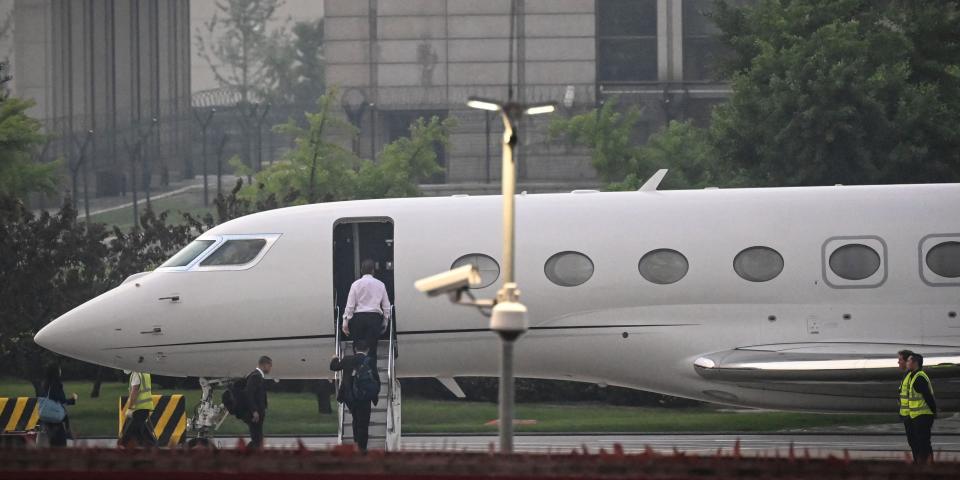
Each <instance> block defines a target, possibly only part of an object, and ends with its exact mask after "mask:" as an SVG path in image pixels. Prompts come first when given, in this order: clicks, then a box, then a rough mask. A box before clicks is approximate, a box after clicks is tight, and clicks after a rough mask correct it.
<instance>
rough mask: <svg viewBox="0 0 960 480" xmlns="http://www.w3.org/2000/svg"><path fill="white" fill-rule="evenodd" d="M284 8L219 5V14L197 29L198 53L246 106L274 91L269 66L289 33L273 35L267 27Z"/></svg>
mask: <svg viewBox="0 0 960 480" xmlns="http://www.w3.org/2000/svg"><path fill="white" fill-rule="evenodd" d="M281 5H282V2H281V1H280V0H224V1H218V2H217V10H218V12H217V13H215V14H214V15H213V17H212V18H211V19H210V20H209V21H207V22H204V24H203V29H197V33H196V37H195V40H194V43H195V45H196V47H197V52H198V53H199V54H200V56H201V57H202V58H203V59H204V60H205V61H206V62H207V64H208V65H209V66H210V69H211V70H212V71H213V75H214V77H215V78H216V79H217V82H218V83H219V84H220V85H221V86H224V87H230V88H233V89H235V90H236V91H237V92H238V93H239V94H240V102H241V103H243V104H247V103H249V102H250V95H251V94H252V93H255V94H258V95H261V96H262V95H263V94H264V93H265V92H268V91H271V90H272V89H273V87H274V85H273V84H272V82H271V80H272V79H271V78H270V76H269V74H268V71H267V63H268V61H269V59H270V54H271V51H272V46H273V45H274V44H275V43H277V42H280V41H281V39H285V32H284V29H282V28H281V29H279V30H277V31H274V32H270V31H269V30H268V25H267V24H268V22H269V21H270V20H271V19H272V18H273V16H274V14H275V13H276V11H277V8H279V7H280V6H281ZM214 37H215V38H214Z"/></svg>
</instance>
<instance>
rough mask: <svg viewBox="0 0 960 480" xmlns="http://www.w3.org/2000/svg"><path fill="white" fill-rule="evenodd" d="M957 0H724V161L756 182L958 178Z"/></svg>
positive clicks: (715, 134)
mask: <svg viewBox="0 0 960 480" xmlns="http://www.w3.org/2000/svg"><path fill="white" fill-rule="evenodd" d="M958 5H960V2H957V1H947V2H942V1H932V0H921V1H908V0H887V1H872V0H780V1H776V0H764V1H761V2H759V3H758V4H757V5H756V6H755V7H752V8H733V7H730V6H729V5H727V4H726V3H725V2H723V1H721V2H719V4H718V9H717V12H716V14H715V19H716V21H717V23H718V25H719V26H720V28H721V29H722V31H723V38H724V39H725V40H726V42H727V43H728V44H729V45H730V47H731V49H732V51H733V57H732V59H731V60H730V61H729V62H728V64H727V69H726V70H727V71H728V72H729V73H730V74H731V75H732V76H731V86H732V88H733V95H732V97H731V99H730V101H729V102H728V103H726V104H723V105H721V106H719V107H718V108H716V109H715V110H714V115H713V122H712V125H711V141H712V143H713V144H714V146H715V148H716V151H717V155H718V158H719V160H720V161H721V162H722V163H723V164H724V165H725V166H726V167H727V168H728V169H730V170H735V171H741V172H742V173H743V174H745V175H746V176H747V177H748V178H750V180H751V183H754V184H760V185H818V184H834V183H844V184H861V183H891V182H896V183H900V182H941V181H951V180H953V181H956V180H957V179H958V178H960V127H958V126H960V61H958V59H960V35H957V30H956V25H958V24H960V7H958Z"/></svg>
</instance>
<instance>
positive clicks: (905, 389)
mask: <svg viewBox="0 0 960 480" xmlns="http://www.w3.org/2000/svg"><path fill="white" fill-rule="evenodd" d="M910 355H913V352H912V351H910V350H900V351H899V352H897V367H899V368H900V370H903V371H904V372H906V374H905V375H904V377H903V380H901V381H900V422H901V423H903V430H904V432H905V433H906V434H907V444H908V445H910V451H911V452H913V456H914V458H916V456H917V449H916V447H914V443H913V432H912V430H911V428H910V403H909V397H910V379H911V378H912V377H913V372H911V371H910V370H909V369H908V368H907V359H908V358H910Z"/></svg>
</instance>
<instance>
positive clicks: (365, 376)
mask: <svg viewBox="0 0 960 480" xmlns="http://www.w3.org/2000/svg"><path fill="white" fill-rule="evenodd" d="M357 360H358V362H357V368H355V369H354V370H353V382H351V385H350V393H351V396H352V397H353V400H354V401H357V402H372V401H374V400H376V399H377V397H379V396H380V379H379V378H378V377H377V373H376V371H374V368H376V367H374V365H373V359H372V358H370V357H368V356H366V355H358V356H357Z"/></svg>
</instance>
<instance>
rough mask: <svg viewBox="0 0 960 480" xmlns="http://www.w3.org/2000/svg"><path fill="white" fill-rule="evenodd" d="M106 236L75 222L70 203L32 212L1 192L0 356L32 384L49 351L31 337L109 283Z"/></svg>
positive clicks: (99, 228) (96, 227)
mask: <svg viewBox="0 0 960 480" xmlns="http://www.w3.org/2000/svg"><path fill="white" fill-rule="evenodd" d="M106 236H107V231H106V229H105V228H104V226H103V225H100V224H95V223H87V222H78V221H77V211H76V209H74V208H73V206H72V205H71V203H70V202H69V201H67V202H65V203H64V205H63V207H62V208H61V209H60V212H59V213H57V214H56V215H51V214H50V213H47V212H42V213H40V214H39V215H34V214H33V213H31V212H30V211H29V210H28V209H27V208H26V207H25V206H24V205H23V203H22V202H20V201H19V200H17V199H14V198H12V197H9V196H0V298H2V299H3V301H2V302H0V355H2V356H3V358H4V360H6V361H7V362H9V363H11V364H13V365H14V367H15V373H17V374H20V375H22V376H23V377H25V378H27V379H29V380H31V381H32V382H33V383H34V386H38V385H39V382H40V379H41V376H42V375H41V374H42V371H43V363H44V361H45V360H49V359H51V358H52V355H51V354H50V353H49V352H46V351H44V350H43V349H41V348H40V347H38V346H37V345H36V344H34V343H33V336H34V335H35V334H36V333H37V331H39V330H40V328H42V327H43V326H44V325H46V324H47V323H48V322H50V321H51V320H53V319H54V318H56V317H57V316H59V315H61V314H63V313H65V312H67V311H69V310H70V309H72V308H73V307H75V306H77V305H79V304H80V303H82V302H84V301H86V300H88V299H90V298H93V297H94V296H96V295H98V294H100V293H102V292H103V291H105V289H106V286H107V285H108V284H109V281H110V273H109V271H108V269H107V263H106V262H104V261H103V259H104V258H106V257H107V256H108V247H107V245H106V243H105V239H106Z"/></svg>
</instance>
